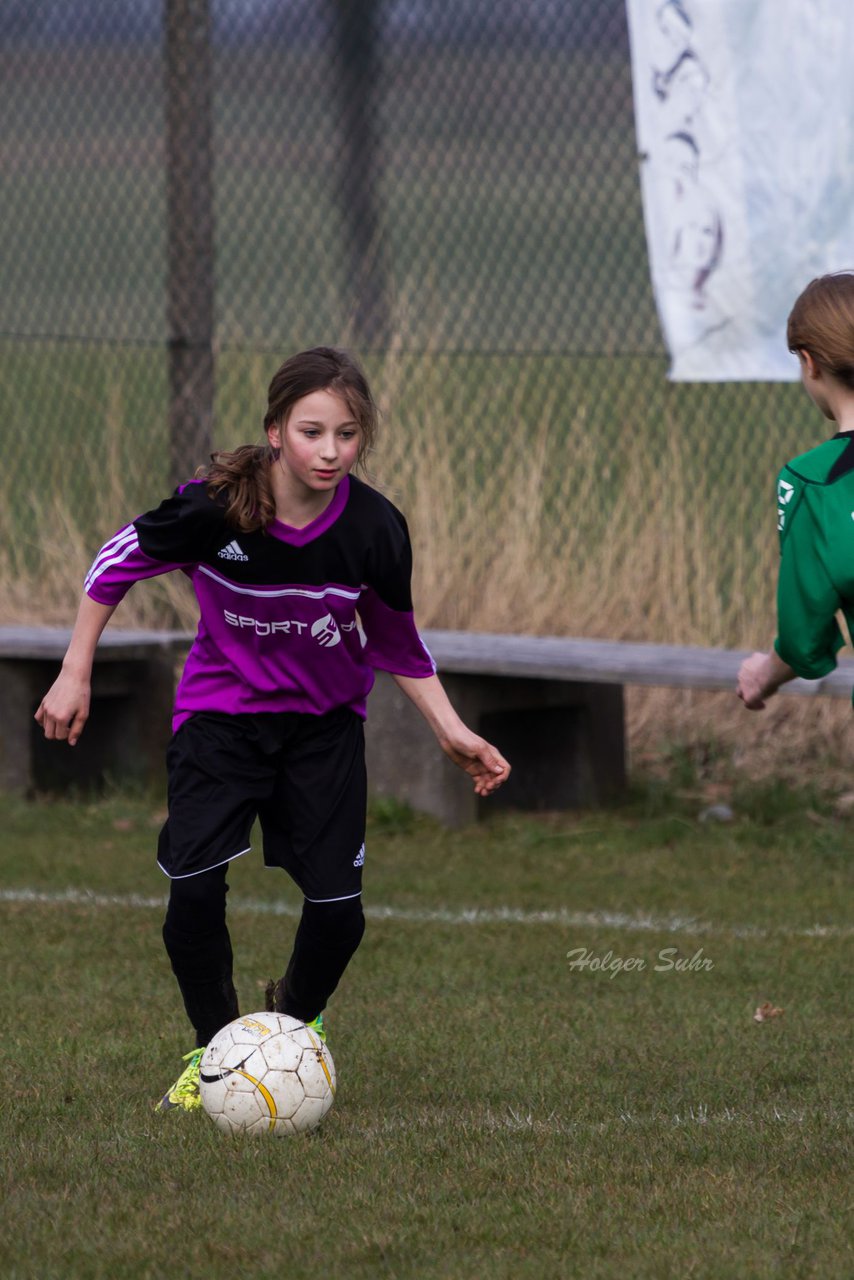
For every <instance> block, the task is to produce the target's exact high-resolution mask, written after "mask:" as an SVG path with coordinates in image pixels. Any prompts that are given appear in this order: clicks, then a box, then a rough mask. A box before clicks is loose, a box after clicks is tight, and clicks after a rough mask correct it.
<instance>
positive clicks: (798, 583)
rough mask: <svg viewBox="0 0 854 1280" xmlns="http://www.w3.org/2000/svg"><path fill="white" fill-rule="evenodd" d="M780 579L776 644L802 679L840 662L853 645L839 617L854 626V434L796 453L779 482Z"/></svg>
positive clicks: (816, 675)
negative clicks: (839, 613)
mask: <svg viewBox="0 0 854 1280" xmlns="http://www.w3.org/2000/svg"><path fill="white" fill-rule="evenodd" d="M777 528H778V529H779V532H780V577H779V580H778V584H777V620H778V621H777V625H778V635H777V639H776V640H775V641H774V648H775V649H776V650H777V653H778V654H779V655H780V657H781V658H782V659H783V661H784V662H786V663H788V665H789V666H790V667H791V668H792V669H793V671H795V673H796V674H797V675H799V676H803V677H804V678H805V679H807V680H816V679H818V678H819V677H820V676H826V675H827V673H828V672H829V671H832V670H833V668H834V667H835V666H836V654H837V651H838V650H839V649H840V648H841V647H842V645H843V644H844V643H845V639H844V637H843V634H842V632H841V630H840V628H839V625H838V623H837V621H836V613H837V611H838V610H840V609H841V610H842V612H843V614H844V615H845V622H846V625H847V627H848V632H849V635H850V634H851V633H852V623H854V435H852V434H851V433H848V432H840V433H839V435H836V436H834V437H833V439H832V440H826V441H825V443H824V444H820V445H818V447H817V448H815V449H811V450H810V451H809V453H803V454H801V456H800V457H799V458H794V459H793V460H792V461H791V462H789V463H787V465H786V466H785V467H784V468H783V470H782V471H781V472H780V476H779V479H778V481H777Z"/></svg>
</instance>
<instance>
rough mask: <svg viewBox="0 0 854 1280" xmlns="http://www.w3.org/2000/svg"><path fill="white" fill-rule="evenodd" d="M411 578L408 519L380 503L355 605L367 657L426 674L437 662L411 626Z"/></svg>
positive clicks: (379, 665)
mask: <svg viewBox="0 0 854 1280" xmlns="http://www.w3.org/2000/svg"><path fill="white" fill-rule="evenodd" d="M411 577H412V545H411V543H410V541H409V530H408V528H407V527H406V520H405V519H404V517H403V516H402V514H401V513H400V512H399V511H398V510H397V508H396V507H393V506H392V505H391V503H390V502H384V503H383V505H382V508H381V520H380V522H379V524H378V527H377V529H376V531H375V536H374V544H373V547H372V550H371V555H370V557H369V562H368V577H367V581H366V583H364V584H363V586H362V593H361V595H360V596H359V604H358V610H359V617H360V619H361V622H362V629H363V631H364V633H365V637H366V643H365V651H364V656H365V661H366V662H367V663H368V665H369V666H371V667H374V668H375V669H376V670H379V671H390V672H392V673H393V674H394V675H398V676H413V677H415V678H416V679H426V677H427V676H432V675H435V674H436V664H435V662H434V661H433V659H432V657H431V656H430V653H429V652H428V650H427V647H426V645H425V644H424V642H423V640H422V639H421V637H420V635H419V634H418V629H417V627H416V626H415V618H414V616H413V612H412V595H411V589H410V580H411Z"/></svg>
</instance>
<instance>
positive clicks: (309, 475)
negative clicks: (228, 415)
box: [267, 391, 362, 493]
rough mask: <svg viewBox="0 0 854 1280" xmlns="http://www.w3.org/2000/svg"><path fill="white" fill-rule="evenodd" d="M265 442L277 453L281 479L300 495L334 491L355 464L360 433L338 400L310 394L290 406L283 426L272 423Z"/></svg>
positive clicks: (332, 394) (329, 393) (333, 395)
mask: <svg viewBox="0 0 854 1280" xmlns="http://www.w3.org/2000/svg"><path fill="white" fill-rule="evenodd" d="M267 438H268V440H269V441H270V444H271V445H272V446H273V448H274V449H278V450H279V458H278V461H277V462H276V463H275V464H274V465H275V466H279V467H281V468H282V471H283V472H284V474H285V476H286V477H287V478H289V479H291V480H293V481H296V483H297V487H298V488H300V489H301V490H302V491H303V492H304V491H305V490H306V489H309V490H311V491H313V492H315V493H323V492H326V491H327V490H330V489H334V488H335V486H336V485H337V484H339V483H340V481H341V480H343V479H344V477H345V476H346V475H347V474H348V472H349V471H350V470H351V469H352V468H353V466H354V465H355V463H356V459H357V458H358V455H359V445H360V443H361V438H362V433H361V430H360V427H359V424H358V423H357V422H356V420H355V418H354V417H353V414H352V412H351V410H350V408H349V406H348V404H347V402H346V400H344V399H343V397H342V396H339V395H337V394H336V393H335V392H334V391H312V392H311V394H310V395H307V396H303V398H302V399H301V400H297V401H296V403H295V404H294V405H293V406H292V408H291V411H290V413H289V414H288V416H287V418H286V420H285V422H284V424H283V425H280V424H278V423H274V424H273V425H272V426H271V427H269V428H268V429H267Z"/></svg>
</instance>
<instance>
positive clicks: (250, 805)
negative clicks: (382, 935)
mask: <svg viewBox="0 0 854 1280" xmlns="http://www.w3.org/2000/svg"><path fill="white" fill-rule="evenodd" d="M166 765H167V769H168V774H169V817H168V819H167V821H166V824H165V825H164V827H163V830H162V831H161V833H160V840H159V843H158V849H157V861H158V863H159V865H160V867H161V869H162V870H163V871H165V872H166V874H167V876H169V877H170V879H173V880H179V879H183V878H184V877H185V876H194V875H198V874H199V873H200V872H202V871H209V870H211V868H213V867H218V866H222V864H223V863H224V862H230V861H231V859H232V858H237V857H239V856H240V855H241V854H242V853H247V852H248V851H249V848H250V844H249V835H250V831H251V829H252V825H253V823H254V821H255V819H256V817H257V818H258V819H259V821H260V824H261V831H262V834H263V837H264V861H265V863H266V864H267V866H269V867H274V866H277V867H284V869H285V870H286V871H287V872H288V873H289V874H290V875H291V876H292V877H293V879H294V880H295V881H296V883H297V885H298V886H299V887H300V889H301V890H302V892H303V894H304V895H305V897H306V898H309V899H310V900H311V901H312V902H330V901H336V900H340V899H342V898H355V897H358V895H359V893H360V892H361V888H362V864H363V862H364V859H365V809H366V804H367V784H366V778H365V734H364V725H363V723H362V720H361V719H360V717H359V716H357V715H356V713H355V712H354V711H350V710H349V708H347V707H342V708H340V709H339V710H337V711H330V712H329V713H328V714H327V715H323V716H313V715H301V714H298V713H295V712H285V713H282V714H270V713H265V714H259V715H217V714H212V713H207V712H204V713H200V714H198V715H195V716H192V717H191V718H190V719H189V720H186V721H185V722H184V723H183V724H182V725H181V727H180V728H179V729H178V732H177V733H176V734H175V735H174V736H173V738H172V741H171V742H170V744H169V749H168V751H167V753H166Z"/></svg>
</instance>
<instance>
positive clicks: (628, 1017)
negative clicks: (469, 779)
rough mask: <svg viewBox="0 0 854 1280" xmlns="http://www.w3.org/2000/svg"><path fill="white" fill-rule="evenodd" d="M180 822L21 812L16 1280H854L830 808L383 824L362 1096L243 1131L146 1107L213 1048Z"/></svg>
mask: <svg viewBox="0 0 854 1280" xmlns="http://www.w3.org/2000/svg"><path fill="white" fill-rule="evenodd" d="M159 804H160V801H159V800H156V799H152V800H149V799H147V798H146V797H144V796H139V795H136V796H130V795H122V794H116V795H113V796H111V797H109V798H107V799H104V800H102V801H89V800H80V801H79V802H77V803H73V802H68V801H54V802H51V803H38V804H27V803H24V802H22V801H16V800H13V799H10V798H8V797H7V798H5V799H2V800H0V822H2V825H3V829H4V833H5V838H4V842H3V853H2V855H0V857H2V862H0V867H2V870H0V884H2V889H0V911H2V916H3V939H4V952H3V956H4V978H5V981H4V984H3V993H2V1002H3V1025H4V1027H5V1038H4V1053H3V1057H2V1081H3V1088H2V1094H0V1098H2V1102H1V1103H0V1152H2V1158H3V1165H4V1178H3V1186H4V1207H3V1217H2V1220H0V1238H2V1239H3V1240H4V1241H5V1243H4V1245H3V1249H2V1253H3V1261H2V1263H0V1273H1V1274H2V1275H3V1276H4V1278H6V1277H8V1278H10V1280H12V1278H15V1280H17V1278H21V1280H23V1278H24V1277H39V1280H46V1278H49V1277H62V1278H63V1280H65V1278H66V1277H69V1276H73V1277H87V1278H88V1277H93V1278H94V1277H111V1278H112V1277H117V1276H118V1277H160V1276H175V1275H180V1276H191V1275H192V1276H195V1275H199V1276H201V1275H204V1276H206V1277H210V1278H211V1280H215V1278H218V1277H230V1276H233V1275H234V1274H235V1273H238V1272H239V1273H240V1274H241V1275H249V1276H253V1277H255V1276H259V1277H267V1276H270V1277H273V1276H276V1277H280V1276H282V1275H288V1276H290V1277H295V1278H298V1277H308V1276H311V1275H314V1274H316V1273H317V1272H318V1271H322V1272H323V1273H325V1274H328V1275H331V1276H334V1277H347V1280H351V1278H352V1280H361V1278H362V1277H364V1278H365V1280H368V1278H370V1280H373V1278H374V1277H377V1276H393V1277H407V1278H409V1277H411V1278H413V1280H422V1278H424V1277H453V1278H456V1277H472V1278H474V1277H477V1278H480V1277H484V1276H490V1277H514V1278H515V1277H517V1276H523V1277H527V1276H531V1277H533V1276H547V1277H564V1276H567V1277H574V1276H582V1277H585V1278H586V1277H617V1276H620V1277H622V1276H631V1277H662V1276H668V1277H669V1276H679V1277H682V1276H689V1275H690V1276H698V1277H720V1278H721V1280H724V1278H725V1280H730V1278H731V1277H733V1276H739V1277H765V1276H768V1277H770V1276H774V1275H779V1274H785V1275H787V1276H797V1277H813V1276H815V1277H819V1276H820V1277H823V1278H824V1277H837V1276H838V1277H842V1276H848V1275H850V1274H852V1270H854V1259H852V1256H851V1239H850V1236H849V1235H847V1234H846V1227H845V1210H846V1204H847V1202H848V1201H850V1186H849V1184H848V1182H847V1178H846V1166H845V1161H846V1157H848V1156H850V1150H851V1148H850V1139H851V1111H850V1100H851V1099H850V1092H849V1087H850V1041H849V1039H848V1035H849V1031H850V1026H849V1023H848V1020H847V1018H846V1016H845V1012H844V1010H843V1008H842V999H843V995H844V991H845V981H846V974H847V975H848V977H849V978H850V962H851V946H852V932H851V926H850V923H848V922H847V921H846V918H845V911H846V906H847V905H848V903H847V902H846V895H849V901H850V880H849V879H848V875H849V871H848V863H849V859H848V857H847V852H848V847H849V845H850V842H851V840H852V834H854V832H852V826H851V822H850V821H846V820H844V819H841V818H837V817H834V816H833V810H832V808H831V807H830V805H829V804H828V803H827V802H826V800H824V799H823V798H822V797H821V796H819V795H810V794H796V793H793V792H791V791H788V790H786V789H784V788H777V789H773V788H772V789H770V790H764V791H760V790H757V789H756V788H753V789H750V790H745V791H743V792H738V791H737V792H736V793H735V795H734V797H733V805H734V808H735V811H736V820H735V821H734V822H733V823H731V824H727V825H718V826H715V825H711V824H707V823H701V822H699V821H698V809H699V808H700V807H701V806H700V804H699V802H698V801H696V800H694V799H691V800H688V799H682V800H680V799H676V798H673V797H672V796H670V797H668V796H667V795H666V793H665V791H664V790H663V789H662V788H661V787H659V788H658V789H654V788H653V786H652V784H650V786H649V787H647V788H645V789H644V790H639V791H638V792H637V793H636V794H635V796H634V798H633V799H632V800H631V801H630V802H628V803H627V804H626V805H625V806H623V807H621V808H619V809H616V810H611V811H602V812H586V813H578V814H574V815H564V816H561V817H549V816H545V817H541V818H536V819H534V818H522V817H509V816H508V817H502V818H501V819H500V820H496V821H495V822H492V823H487V824H484V825H482V826H479V827H477V828H474V829H469V830H466V831H462V832H457V833H447V832H443V831H441V830H440V829H439V828H438V827H436V826H434V825H433V824H432V823H430V822H428V821H427V820H422V819H417V818H413V817H412V816H411V815H409V814H408V813H407V812H405V811H402V810H398V809H396V808H395V807H394V806H390V805H386V806H385V807H384V808H382V809H377V810H375V811H374V813H373V816H372V821H371V826H370V831H369V839H368V861H367V865H366V885H367V891H366V908H367V911H368V914H369V921H368V931H367V934H366V938H365V942H364V944H363V946H362V949H361V950H360V952H359V953H358V955H357V957H356V958H355V960H354V961H353V963H352V965H351V968H350V970H349V971H348V973H347V974H346V975H345V979H344V981H343V983H342V986H341V988H340V989H339V992H338V993H337V994H336V996H335V997H334V998H333V1001H332V1003H331V1005H330V1009H329V1014H328V1023H329V1028H330V1047H331V1049H332V1052H333V1054H334V1056H335V1061H336V1065H337V1069H338V1075H339V1094H338V1099H337V1101H336V1105H335V1107H334V1108H333V1110H332V1112H331V1113H330V1115H329V1116H328V1117H327V1119H326V1121H325V1122H324V1124H323V1125H322V1126H321V1128H320V1130H318V1131H317V1132H315V1133H314V1134H311V1135H308V1136H306V1137H304V1138H297V1139H284V1140H277V1139H270V1138H267V1139H264V1140H254V1141H243V1142H241V1141H236V1140H231V1139H226V1138H224V1137H223V1136H222V1135H221V1134H220V1133H218V1131H217V1130H216V1129H215V1128H214V1127H213V1125H212V1124H211V1123H210V1122H209V1121H208V1120H207V1118H206V1117H205V1116H203V1115H193V1116H189V1117H186V1116H182V1117H175V1116H165V1117H164V1116H157V1115H155V1114H154V1113H153V1111H152V1109H151V1104H152V1103H153V1101H154V1100H155V1098H156V1097H157V1096H158V1094H159V1093H160V1092H161V1091H162V1090H163V1088H165V1086H166V1085H167V1084H168V1083H169V1081H170V1079H171V1078H172V1077H173V1076H174V1075H175V1074H176V1072H177V1068H178V1066H179V1065H180V1064H179V1061H178V1058H179V1054H181V1053H183V1052H185V1051H186V1050H187V1049H188V1048H189V1047H190V1044H189V1039H188V1035H187V1031H186V1028H185V1025H184V1020H183V1015H182V1013H181V1012H180V1010H179V1008H178V1003H177V994H176V991H175V990H173V979H172V977H171V974H170V972H169V970H168V964H167V961H166V958H165V954H164V953H163V952H162V949H161V943H160V937H159V931H160V923H161V915H162V900H163V895H164V891H165V881H164V879H163V877H162V876H161V873H160V872H159V871H158V870H157V869H156V867H155V865H154V860H153V842H154V838H155V835H156V829H157V826H158V824H159V822H160V820H161V816H162V815H161V814H160V813H159V812H158V808H159ZM259 864H260V858H259V857H258V856H257V854H253V855H249V856H247V857H246V858H244V859H242V860H241V861H240V862H239V863H237V864H235V866H234V868H233V871H232V874H231V875H230V883H231V886H232V892H231V895H230V896H231V904H230V910H231V926H232V934H233V939H234V943H235V950H236V957H237V984H238V989H239V990H240V992H241V997H242V999H241V1004H242V1008H243V1009H244V1011H246V1012H250V1011H253V1010H254V1008H257V1007H260V1006H261V1005H262V1004H263V996H262V985H263V983H264V981H265V980H266V978H267V977H268V976H269V975H270V974H271V973H276V972H279V971H280V970H281V967H282V965H283V963H284V961H285V959H286V956H287V952H288V949H289V943H290V938H291V935H292V931H293V928H294V923H295V913H296V910H297V908H298V896H297V894H296V893H295V891H294V890H293V888H292V887H291V886H290V885H289V883H288V882H287V881H286V879H285V877H284V876H280V875H279V873H277V872H271V871H264V870H263V869H262V868H261V867H260V865H259ZM669 948H674V949H675V950H674V951H672V952H671V951H668V950H667V949H669ZM578 949H583V950H584V951H585V952H586V953H587V958H588V959H593V958H598V959H599V961H600V962H601V963H606V964H611V965H612V968H613V961H614V960H615V959H622V960H624V961H626V960H630V959H631V960H632V961H633V968H634V971H628V970H626V969H624V970H623V971H622V972H617V973H614V974H613V976H611V971H609V970H601V969H600V970H598V971H596V970H593V969H591V968H590V967H588V968H575V969H573V968H571V967H570V962H569V960H568V953H570V952H573V953H574V954H576V955H577V953H578ZM662 951H665V954H664V956H663V957H662V956H661V953H662ZM608 953H610V957H609V954H608ZM698 953H699V954H698ZM677 959H680V960H681V961H683V962H691V961H692V959H693V962H694V963H693V967H688V968H684V969H681V970H679V969H677V968H675V967H669V966H670V965H671V964H672V963H673V962H675V961H676V960H677ZM703 961H707V962H708V963H707V964H703V963H702V962H703ZM640 962H642V964H643V967H641V964H640ZM766 1000H769V1001H771V1002H772V1003H773V1004H774V1005H776V1006H779V1007H782V1008H783V1009H784V1013H783V1015H782V1016H781V1017H779V1018H776V1019H774V1020H772V1021H769V1022H766V1023H762V1024H761V1025H760V1024H757V1023H756V1022H755V1021H754V1020H753V1013H754V1010H755V1009H756V1008H757V1006H759V1005H761V1004H762V1003H764V1002H765V1001H766Z"/></svg>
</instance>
